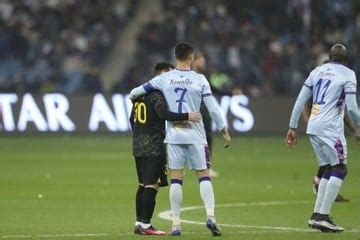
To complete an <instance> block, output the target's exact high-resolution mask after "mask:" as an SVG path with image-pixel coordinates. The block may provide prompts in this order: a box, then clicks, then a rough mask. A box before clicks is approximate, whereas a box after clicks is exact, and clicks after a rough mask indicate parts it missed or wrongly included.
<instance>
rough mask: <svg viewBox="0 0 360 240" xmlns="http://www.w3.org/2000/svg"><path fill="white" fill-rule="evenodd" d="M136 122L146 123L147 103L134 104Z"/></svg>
mask: <svg viewBox="0 0 360 240" xmlns="http://www.w3.org/2000/svg"><path fill="white" fill-rule="evenodd" d="M134 109H135V110H134V122H138V123H142V124H145V123H146V105H145V103H143V102H141V103H138V102H137V103H135V105H134Z"/></svg>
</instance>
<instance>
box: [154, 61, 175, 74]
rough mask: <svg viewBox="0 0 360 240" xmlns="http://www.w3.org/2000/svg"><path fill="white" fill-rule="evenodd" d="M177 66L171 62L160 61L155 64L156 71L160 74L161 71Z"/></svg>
mask: <svg viewBox="0 0 360 240" xmlns="http://www.w3.org/2000/svg"><path fill="white" fill-rule="evenodd" d="M174 68H175V66H174V65H172V64H171V63H168V62H158V63H157V64H155V66H154V73H155V74H156V75H158V74H159V73H160V72H163V71H169V70H171V69H174Z"/></svg>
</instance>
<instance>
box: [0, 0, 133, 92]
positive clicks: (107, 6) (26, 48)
mask: <svg viewBox="0 0 360 240" xmlns="http://www.w3.org/2000/svg"><path fill="white" fill-rule="evenodd" d="M136 3H137V1H132V0H122V1H116V0H67V1H62V0H51V1H50V0H49V1H42V0H4V1H1V2H0V91H1V92H18V93H23V92H32V93H42V92H54V91H57V92H63V93H66V94H73V93H93V92H101V91H102V84H101V80H100V78H99V71H100V68H101V67H102V62H103V60H104V58H105V57H106V55H107V53H108V52H109V50H110V49H111V47H112V46H113V44H114V41H115V38H116V37H117V36H118V34H119V33H120V32H121V30H122V28H123V27H124V26H125V25H126V24H127V22H128V21H129V20H130V19H131V17H132V15H133V12H134V10H135V8H136Z"/></svg>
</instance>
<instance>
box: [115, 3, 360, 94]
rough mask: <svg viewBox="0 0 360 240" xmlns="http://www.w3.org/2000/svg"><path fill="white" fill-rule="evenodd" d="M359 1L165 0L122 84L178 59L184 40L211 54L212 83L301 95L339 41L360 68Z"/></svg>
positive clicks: (134, 81)
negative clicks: (308, 78) (175, 50)
mask: <svg viewBox="0 0 360 240" xmlns="http://www.w3.org/2000/svg"><path fill="white" fill-rule="evenodd" d="M353 4H356V3H354V1H351V0H318V1H310V0H278V1H260V0H254V1H237V0H228V1H217V0H207V1H196V0H178V1H166V0H163V1H162V6H163V9H162V13H163V16H164V18H163V20H162V21H152V22H149V23H148V24H147V25H146V27H145V28H143V30H142V32H141V33H140V34H139V35H138V39H137V41H138V46H139V48H138V51H137V54H136V59H137V61H135V64H134V65H133V66H132V67H130V69H129V70H128V72H127V74H126V75H125V77H124V78H123V79H120V83H118V84H117V87H116V90H117V91H119V90H120V91H123V92H127V91H128V90H130V89H131V88H132V87H134V86H136V85H138V84H139V83H141V82H143V81H144V80H146V79H148V78H149V76H151V68H152V66H153V64H154V63H155V62H157V61H159V60H172V56H171V49H172V47H173V46H174V45H175V43H176V42H177V41H180V40H187V41H190V42H192V43H193V44H194V45H195V46H197V47H199V50H201V51H203V52H205V53H206V55H207V59H208V64H209V66H208V73H207V76H208V78H209V80H210V81H212V82H213V83H219V82H220V83H224V84H222V85H223V86H221V84H220V86H219V87H220V88H231V87H241V88H242V89H243V90H244V92H245V93H247V94H249V95H252V96H272V95H284V94H288V95H289V94H295V93H297V92H298V90H299V88H300V86H301V85H302V83H303V81H304V79H305V78H306V76H307V73H308V72H309V71H310V70H311V69H312V68H313V67H314V66H315V65H317V64H320V63H322V62H323V61H324V60H326V59H327V51H328V49H329V47H330V46H331V45H332V44H333V43H334V42H343V43H344V44H346V45H347V46H348V47H349V48H351V49H349V52H350V53H353V54H354V55H352V56H350V58H349V65H350V66H351V67H352V68H353V69H355V71H356V72H357V73H359V70H360V69H359V66H360V60H359V58H356V57H355V53H357V52H359V44H358V42H359V40H360V38H359V32H360V31H359V29H360V21H359V19H360V14H359V11H356V7H354V6H353ZM355 19H358V21H355ZM356 39H357V40H356ZM358 75H359V74H358Z"/></svg>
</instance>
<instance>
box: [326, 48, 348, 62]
mask: <svg viewBox="0 0 360 240" xmlns="http://www.w3.org/2000/svg"><path fill="white" fill-rule="evenodd" d="M329 59H330V61H331V62H338V63H342V64H346V62H347V51H346V47H345V46H344V45H342V44H341V43H336V44H334V45H333V46H332V47H331V49H330V53H329Z"/></svg>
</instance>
